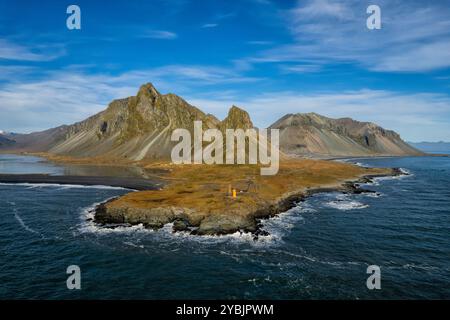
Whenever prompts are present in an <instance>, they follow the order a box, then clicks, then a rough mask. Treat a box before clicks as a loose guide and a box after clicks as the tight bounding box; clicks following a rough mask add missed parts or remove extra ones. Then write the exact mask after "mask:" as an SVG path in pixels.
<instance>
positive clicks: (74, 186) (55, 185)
mask: <svg viewBox="0 0 450 320" xmlns="http://www.w3.org/2000/svg"><path fill="white" fill-rule="evenodd" d="M0 185H7V186H23V187H28V188H27V189H35V188H44V187H47V188H48V187H50V188H58V189H59V190H64V189H103V190H133V189H128V188H124V187H112V186H104V185H92V186H91V185H89V186H88V185H81V184H60V183H28V182H21V183H9V182H0ZM133 191H134V190H133Z"/></svg>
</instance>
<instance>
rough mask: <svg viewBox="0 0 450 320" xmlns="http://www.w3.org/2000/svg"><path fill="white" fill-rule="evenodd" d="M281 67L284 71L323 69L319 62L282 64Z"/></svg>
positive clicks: (298, 71) (314, 70)
mask: <svg viewBox="0 0 450 320" xmlns="http://www.w3.org/2000/svg"><path fill="white" fill-rule="evenodd" d="M280 69H281V70H282V71H283V72H284V73H313V72H319V71H321V70H322V66H321V65H318V64H296V65H281V66H280Z"/></svg>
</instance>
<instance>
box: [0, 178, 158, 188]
mask: <svg viewBox="0 0 450 320" xmlns="http://www.w3.org/2000/svg"><path fill="white" fill-rule="evenodd" d="M0 183H9V184H21V183H22V184H23V183H30V184H59V185H80V186H106V187H120V188H124V189H130V190H137V191H146V190H159V189H160V188H161V187H162V186H163V184H164V183H163V181H162V180H149V179H143V178H126V177H113V176H111V177H108V176H105V177H101V176H64V175H60V176H58V175H48V174H0Z"/></svg>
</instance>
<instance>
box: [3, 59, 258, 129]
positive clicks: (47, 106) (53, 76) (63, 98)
mask: <svg viewBox="0 0 450 320" xmlns="http://www.w3.org/2000/svg"><path fill="white" fill-rule="evenodd" d="M3 68H6V67H3ZM87 68H89V66H87ZM0 71H1V69H0ZM9 71H10V72H13V71H14V69H10V70H9ZM258 80H259V79H258V78H250V77H244V76H242V75H240V74H239V72H237V71H236V70H233V69H232V68H220V67H214V66H187V65H185V66H182V65H169V66H164V67H158V68H153V69H147V70H141V71H130V72H125V73H123V74H118V75H108V74H89V73H87V72H86V71H84V70H83V66H76V67H70V66H69V67H67V68H66V69H64V70H59V71H52V72H46V73H45V74H43V75H40V78H39V79H35V80H32V81H23V80H21V81H17V79H16V81H13V82H6V83H3V84H2V85H0V128H2V129H3V130H7V131H14V132H30V131H37V130H43V129H47V128H51V127H55V126H59V125H62V124H70V123H74V122H77V121H80V120H83V119H85V118H87V117H88V116H91V115H93V114H95V113H97V112H99V111H101V110H103V109H105V108H106V106H107V104H108V103H109V102H111V100H113V99H117V98H123V97H128V96H131V95H135V94H136V92H137V90H138V88H139V86H140V85H142V84H143V83H146V82H152V83H153V84H154V85H155V87H156V88H157V89H158V90H160V91H161V92H162V93H167V92H171V91H172V90H174V88H176V92H175V93H177V94H180V95H181V96H184V95H185V93H188V92H191V90H192V88H195V87H198V86H201V87H202V88H203V90H204V88H206V87H208V86H210V85H218V84H230V83H249V82H254V81H258Z"/></svg>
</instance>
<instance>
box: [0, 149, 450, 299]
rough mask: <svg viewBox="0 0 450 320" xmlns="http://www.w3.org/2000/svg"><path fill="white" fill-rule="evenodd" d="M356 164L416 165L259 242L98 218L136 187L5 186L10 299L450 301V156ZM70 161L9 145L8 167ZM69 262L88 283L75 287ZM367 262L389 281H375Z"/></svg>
mask: <svg viewBox="0 0 450 320" xmlns="http://www.w3.org/2000/svg"><path fill="white" fill-rule="evenodd" d="M354 162H359V163H361V164H362V165H366V166H373V167H401V168H403V169H404V170H405V171H407V172H409V173H410V174H409V175H407V176H400V177H395V178H381V179H376V180H375V182H374V183H372V184H369V185H365V186H364V187H365V188H368V189H372V190H374V191H376V192H377V193H370V194H360V195H344V194H341V193H337V192H336V193H324V194H317V195H314V196H312V197H310V198H309V199H307V200H306V201H304V202H301V203H299V204H298V206H296V207H294V208H292V209H291V210H289V211H288V212H286V213H283V214H281V215H279V216H277V217H274V218H271V219H268V220H265V221H264V222H263V225H264V229H265V230H267V231H269V233H270V235H268V236H264V237H260V238H259V239H258V240H256V241H255V240H253V236H252V235H250V234H239V233H236V234H234V235H228V236H222V237H200V236H191V235H188V234H184V233H175V234H173V233H172V232H171V226H170V225H167V226H165V227H164V228H163V229H161V230H158V231H151V230H146V229H145V228H143V226H133V227H125V226H123V227H119V228H116V229H108V228H104V227H101V226H98V225H96V224H95V223H94V222H93V221H92V220H90V219H91V218H92V212H91V210H92V208H93V207H94V206H95V204H96V203H99V202H102V201H104V200H106V199H108V198H111V197H114V196H120V195H123V194H125V193H127V192H130V191H129V190H124V189H117V188H109V187H95V188H93V187H89V188H87V187H82V186H59V185H39V184H36V185H33V184H28V185H23V184H22V185H13V184H0V299H407V298H408V299H409V298H412V299H418V298H425V299H441V298H446V299H449V298H450V189H449V187H448V186H449V185H450V158H445V157H414V158H383V159H359V160H354ZM61 170H63V169H61V168H60V167H58V166H54V165H51V164H49V163H47V162H45V161H42V159H39V158H34V157H33V158H28V157H17V156H5V155H0V172H3V173H43V172H44V173H50V174H61V172H62V173H64V170H63V171H61ZM69 265H78V266H79V267H80V269H81V290H69V289H67V286H66V279H67V277H68V275H67V274H66V269H67V267H68V266H69ZM369 265H377V266H379V267H380V269H381V289H380V290H369V289H368V288H367V286H366V280H367V277H369V274H367V273H366V271H367V267H368V266H369Z"/></svg>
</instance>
